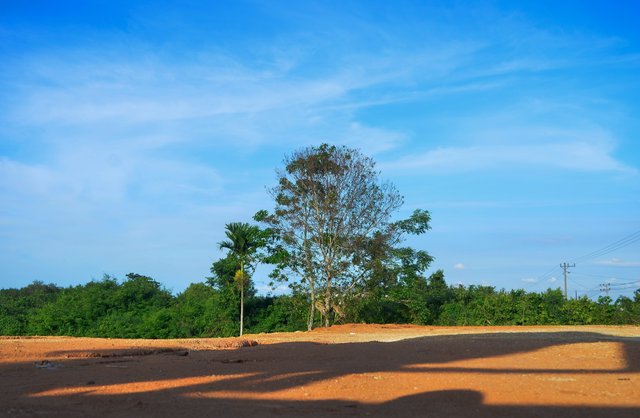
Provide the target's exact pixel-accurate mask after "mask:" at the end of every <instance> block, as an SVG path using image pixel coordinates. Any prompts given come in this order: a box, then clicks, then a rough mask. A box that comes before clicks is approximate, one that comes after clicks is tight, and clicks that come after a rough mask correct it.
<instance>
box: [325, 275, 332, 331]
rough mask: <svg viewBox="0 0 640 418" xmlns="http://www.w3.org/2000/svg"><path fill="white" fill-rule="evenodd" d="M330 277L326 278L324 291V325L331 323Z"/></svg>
mask: <svg viewBox="0 0 640 418" xmlns="http://www.w3.org/2000/svg"><path fill="white" fill-rule="evenodd" d="M331 303H332V302H331V279H330V278H327V288H326V289H325V291H324V326H325V327H328V326H330V325H331V309H332V304H331Z"/></svg>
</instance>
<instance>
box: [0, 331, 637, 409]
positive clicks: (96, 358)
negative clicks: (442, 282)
mask: <svg viewBox="0 0 640 418" xmlns="http://www.w3.org/2000/svg"><path fill="white" fill-rule="evenodd" d="M601 342H616V343H619V344H620V345H621V346H622V347H623V350H624V356H625V365H624V367H622V368H613V369H610V370H609V369H602V368H599V369H598V368H590V364H589V359H585V362H584V367H581V368H576V367H575V366H573V367H566V366H565V365H562V366H561V367H560V368H539V367H537V366H536V365H535V364H533V365H532V364H524V365H522V367H515V368H514V367H504V368H501V367H495V366H494V367H488V368H482V367H472V368H466V367H465V366H464V364H462V365H460V364H458V365H456V367H451V366H447V365H446V364H445V363H449V362H453V361H464V360H475V359H495V358H497V357H500V356H506V355H510V354H518V353H534V352H536V351H538V350H542V349H545V348H549V347H553V346H560V345H563V346H564V345H571V344H578V343H580V344H583V343H587V344H588V343H601ZM185 354H188V355H185ZM50 355H52V356H56V357H59V356H63V357H64V356H65V355H68V356H70V357H71V358H69V359H64V360H52V361H51V362H49V363H46V362H45V363H41V364H40V365H38V364H35V365H34V363H32V362H29V363H12V364H2V365H0V391H1V392H0V416H86V415H87V413H88V412H91V413H92V414H95V415H96V416H172V417H173V416H185V415H192V414H195V413H196V412H197V414H198V415H201V416H233V417H243V416H256V417H261V416H326V415H335V416H368V415H370V416H407V417H408V416H412V417H415V416H444V417H450V416H472V415H473V416H475V417H484V416H504V417H507V416H509V417H514V416H531V417H533V416H535V417H546V416H558V417H560V416H562V417H571V416H576V417H577V416H580V417H581V418H582V417H585V416H590V417H591V416H597V417H599V416H602V417H605V416H606V417H615V416H629V417H631V416H633V417H637V416H640V408H625V407H602V408H587V407H560V406H554V405H544V406H531V405H528V406H527V405H525V406H491V405H486V404H485V403H484V402H483V395H482V393H480V392H478V391H474V390H463V389H461V390H437V391H434V390H432V391H429V390H427V391H424V392H422V393H419V394H416V395H411V396H404V397H400V398H397V399H394V400H392V401H389V402H385V403H360V402H349V401H340V400H323V401H318V400H311V401H304V400H296V401H285V400H283V401H278V400H259V399H250V398H251V397H252V396H255V397H259V396H263V395H268V394H270V393H274V392H277V391H279V390H285V389H292V388H300V387H305V386H309V385H313V384H317V383H320V384H323V382H327V383H328V382H332V381H335V380H336V379H339V378H341V377H344V376H347V375H369V374H376V373H384V372H406V373H422V374H428V373H451V374H452V376H453V375H454V374H456V373H460V372H472V373H481V374H487V375H490V374H491V375H495V374H504V375H507V376H511V377H509V378H513V379H523V378H524V379H526V375H527V374H531V373H544V374H551V375H554V374H555V375H562V374H564V373H581V374H584V375H585V376H586V378H589V377H590V376H603V375H604V376H609V375H610V376H611V379H618V380H623V381H625V380H624V379H626V381H625V382H627V383H628V384H630V385H634V386H635V387H638V383H639V382H637V381H635V380H632V379H636V377H635V376H631V377H629V375H630V374H632V373H633V374H635V373H638V372H639V371H640V339H639V338H625V337H614V336H610V335H603V334H598V333H582V332H551V333H548V332H526V333H495V334H466V335H445V336H432V337H420V338H413V339H407V340H401V341H396V342H389V343H380V342H369V343H349V344H318V343H279V344H270V345H261V346H257V347H245V348H241V349H236V350H202V351H194V350H190V351H189V352H188V353H187V352H186V351H185V350H184V349H182V348H181V347H179V346H176V347H175V348H173V349H158V350H144V349H140V350H137V351H136V350H133V351H132V350H131V349H127V350H109V351H104V352H100V351H91V352H89V351H87V352H84V353H83V352H78V351H69V352H55V353H50ZM43 360H44V359H43ZM168 362H169V363H168ZM493 363H496V362H495V361H494V362H493ZM168 364H169V365H170V367H169V366H168ZM209 376H215V377H216V379H217V378H222V380H213V381H212V380H211V379H209V380H207V377H209ZM522 376H525V377H522ZM25 378H27V379H28V380H25ZM188 378H202V382H201V383H191V384H188V385H183V384H179V383H177V384H176V385H175V386H172V385H171V382H172V381H176V380H178V379H188ZM25 381H27V382H28V383H24V384H15V383H12V382H25ZM158 381H161V382H165V384H164V385H163V386H162V387H161V388H159V389H155V390H144V388H143V389H140V390H139V391H136V392H133V393H122V394H117V395H109V394H106V395H105V394H97V393H95V390H94V388H99V387H104V386H109V385H119V384H128V383H136V384H144V383H145V382H158ZM166 382H169V383H166ZM460 387H461V388H464V382H461V383H460ZM69 388H71V389H73V388H76V389H79V392H78V393H74V394H69V395H63V396H34V395H37V394H42V393H45V392H47V391H51V390H55V389H69ZM603 390H604V388H603ZM229 392H233V393H236V394H238V393H239V394H244V395H245V397H247V398H249V399H237V398H234V397H231V396H229V397H225V395H224V393H229ZM637 392H638V390H636V393H637ZM212 393H213V394H216V393H217V394H221V395H217V396H218V397H216V398H210V397H206V394H212ZM199 394H203V395H202V396H200V395H199ZM159 395H160V396H159ZM332 397H333V398H335V399H341V398H343V397H341V394H340V392H339V387H336V393H335V396H332ZM516 403H517V401H516V400H514V402H513V404H516ZM613 404H615V402H613Z"/></svg>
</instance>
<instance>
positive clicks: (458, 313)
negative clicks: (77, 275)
mask: <svg viewBox="0 0 640 418" xmlns="http://www.w3.org/2000/svg"><path fill="white" fill-rule="evenodd" d="M272 194H273V196H274V198H275V203H276V205H275V210H274V212H273V213H272V214H269V213H268V212H267V211H260V212H258V213H257V214H256V216H255V217H254V220H255V221H257V222H260V223H262V224H263V225H266V227H265V228H264V229H263V228H260V227H258V226H252V225H250V224H248V223H241V222H235V223H230V224H227V225H226V231H225V234H226V237H227V240H225V241H222V242H221V243H219V247H220V249H223V250H226V256H225V257H224V258H222V259H220V260H218V261H216V262H214V263H213V265H212V266H211V273H212V277H210V278H208V279H207V280H206V282H205V283H195V284H191V285H190V286H189V287H188V288H187V289H185V291H184V292H182V293H180V294H178V295H172V294H171V293H170V292H169V291H167V290H166V289H164V288H163V287H162V286H161V285H160V283H158V282H157V281H155V280H153V279H152V278H150V277H147V276H142V275H139V274H134V273H130V274H128V275H127V277H126V279H124V280H123V281H118V280H116V279H114V278H112V277H109V276H105V277H104V278H103V279H102V280H96V281H91V282H89V283H87V284H84V285H79V286H73V287H68V288H60V287H58V286H56V285H53V284H44V283H42V282H34V283H32V284H30V285H29V286H26V287H24V288H22V289H0V335H68V336H88V337H112V338H189V337H227V336H235V335H238V333H239V334H240V335H242V333H243V329H245V330H247V331H248V332H251V333H258V332H275V331H296V330H303V329H311V328H312V327H313V326H314V325H315V324H324V325H330V324H333V323H348V322H359V323H398V324H402V323H412V324H423V325H551V324H552V325H560V324H567V325H578V324H634V325H638V324H640V289H638V290H636V292H635V293H634V296H633V299H631V298H628V297H623V296H621V297H619V298H618V299H617V300H615V301H613V300H611V299H610V298H609V297H601V298H599V299H598V300H597V301H593V300H591V299H588V298H586V297H584V298H580V299H574V300H568V301H567V300H565V299H564V297H563V294H562V292H561V291H560V289H555V290H554V289H549V290H547V291H546V292H543V293H527V292H525V291H524V290H511V291H506V290H496V289H495V288H494V287H489V286H469V287H464V286H449V285H447V284H446V282H445V278H444V272H442V271H436V272H435V273H433V274H432V275H431V276H429V277H428V278H427V277H425V272H426V271H427V270H428V268H429V265H430V264H431V262H432V260H433V258H432V257H431V256H430V255H429V253H427V252H426V251H423V250H415V249H413V248H410V247H403V246H402V244H403V241H404V237H405V236H407V235H419V234H423V233H425V232H427V231H428V230H429V229H430V226H429V223H430V220H431V215H430V213H429V212H428V211H426V210H421V209H417V210H415V211H414V212H413V214H412V215H411V216H410V217H409V218H407V219H404V220H399V221H395V222H392V221H391V214H392V213H393V212H394V211H395V210H396V209H398V208H399V207H400V205H401V204H402V197H401V196H400V195H399V194H398V192H397V191H396V190H395V188H394V187H393V185H391V184H390V183H385V182H381V181H379V179H378V172H377V171H376V170H375V164H374V162H373V160H372V159H370V158H368V157H365V156H364V155H363V154H361V153H360V151H358V150H354V149H349V148H346V147H340V148H338V147H334V146H329V145H326V144H323V145H321V146H320V147H308V148H305V149H302V150H300V151H297V152H295V153H293V154H292V155H291V156H289V157H287V158H286V159H285V169H284V170H283V171H282V172H281V173H280V174H279V178H278V186H277V187H276V188H274V189H273V190H272ZM260 262H261V263H266V264H270V265H271V267H272V268H273V270H272V273H271V274H270V276H271V277H272V278H273V279H275V280H276V281H280V282H286V283H288V284H289V288H290V289H291V292H290V294H287V295H280V296H261V295H258V294H257V293H256V290H255V288H254V286H253V282H252V280H251V276H252V274H253V272H254V271H255V267H256V265H257V264H258V263H260Z"/></svg>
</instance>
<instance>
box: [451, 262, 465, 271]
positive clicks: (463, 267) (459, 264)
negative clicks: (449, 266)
mask: <svg viewBox="0 0 640 418" xmlns="http://www.w3.org/2000/svg"><path fill="white" fill-rule="evenodd" d="M453 268H454V269H456V270H464V269H465V265H464V264H462V263H458V264H456V265H454V266H453Z"/></svg>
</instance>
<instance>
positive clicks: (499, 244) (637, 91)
mask: <svg viewBox="0 0 640 418" xmlns="http://www.w3.org/2000/svg"><path fill="white" fill-rule="evenodd" d="M561 3H562V4H561V5H558V4H556V2H547V1H532V2H511V1H505V2H500V1H495V2H428V1H420V2H403V1H399V2H389V1H380V2H375V1H363V2H356V1H346V2H345V1H336V2H289V1H282V2H277V1H272V2H269V1H246V2H242V1H235V2H223V1H219V2H196V1H190V2H158V1H155V2H124V1H123V2H119V1H98V2H85V1H78V2H74V1H65V2H45V1H43V2H37V1H34V2H29V3H26V2H22V1H6V0H5V1H3V2H2V3H1V4H0V265H1V266H2V268H1V272H0V286H1V287H17V286H24V285H26V284H28V283H30V282H31V281H33V280H43V281H45V282H50V281H51V282H55V283H57V284H59V285H64V286H66V285H71V284H78V283H84V282H86V281H88V280H91V279H99V278H101V277H102V275H103V274H104V273H107V274H111V275H115V276H117V277H123V276H124V274H126V273H128V272H136V273H140V274H146V275H150V276H152V277H154V278H156V279H157V280H159V281H161V282H162V283H163V284H164V285H165V286H166V287H167V288H169V289H171V290H172V291H174V292H179V291H181V290H183V289H184V288H185V287H186V286H187V285H188V284H189V283H192V282H197V281H202V280H203V279H204V278H205V277H207V276H208V275H209V268H210V266H211V263H212V262H213V261H214V260H216V259H217V258H219V257H220V256H221V253H219V252H218V250H217V245H216V244H217V243H218V242H219V241H221V240H222V239H223V229H224V225H225V223H228V222H233V221H248V220H250V218H251V216H252V214H253V213H254V212H255V211H256V210H258V209H262V208H266V209H271V208H272V206H273V204H272V201H271V200H270V198H269V196H268V194H267V192H266V188H267V187H269V186H271V185H273V184H274V182H275V178H276V177H275V169H276V168H278V167H280V166H281V161H282V159H283V157H284V155H285V154H287V153H289V152H291V151H293V150H295V149H297V148H300V147H304V146H308V145H317V144H320V143H322V142H329V143H334V144H342V145H346V146H349V147H356V148H360V149H361V150H362V151H363V152H364V153H365V154H368V155H370V156H372V157H373V158H374V159H375V160H376V161H377V163H378V167H379V169H380V170H381V177H382V178H384V179H386V180H390V181H392V182H393V183H394V184H395V185H396V186H397V188H398V189H399V190H400V192H401V193H402V194H403V195H404V196H405V205H404V206H403V208H402V210H401V211H400V212H399V213H398V214H397V216H398V217H399V218H400V217H404V216H407V215H408V214H409V213H410V212H411V211H413V210H414V209H416V208H423V209H427V210H429V211H431V213H432V216H433V222H432V228H433V229H432V231H430V232H429V233H428V234H426V235H424V236H421V237H418V238H414V239H411V240H410V241H409V242H408V243H409V244H410V245H412V246H415V247H417V248H421V249H425V250H427V251H429V252H430V253H431V254H432V255H433V256H434V257H435V258H436V261H435V262H434V264H433V269H434V270H435V269H443V270H444V271H445V276H446V279H447V281H448V282H449V283H463V284H466V285H470V284H486V285H492V286H496V287H498V288H502V287H504V288H526V289H528V290H543V289H546V288H547V287H558V286H559V285H560V284H561V279H562V274H561V270H560V268H559V264H560V263H561V262H564V261H568V262H571V261H572V260H575V259H579V257H581V256H583V255H588V254H589V253H591V252H593V251H596V250H599V249H601V248H604V247H605V246H607V245H608V244H611V243H615V242H616V241H618V240H620V239H621V238H624V237H627V236H631V238H630V239H629V240H628V242H627V241H624V242H622V244H625V243H628V245H623V246H620V245H619V246H620V247H621V248H619V249H617V250H616V251H609V252H606V251H605V252H604V254H599V253H597V254H596V255H598V256H593V257H586V258H584V257H583V259H580V262H578V263H577V266H576V267H575V268H573V269H571V271H572V273H571V275H570V281H569V292H570V293H571V294H572V295H573V294H574V293H575V292H576V291H577V292H578V294H585V293H586V294H588V295H590V296H595V295H597V294H598V292H597V289H598V285H599V284H600V283H604V282H611V283H613V284H616V283H618V284H620V283H629V282H630V283H635V282H640V243H639V242H638V241H637V240H635V241H634V239H635V238H634V237H636V236H634V235H631V234H633V233H635V232H637V231H639V230H640V120H639V119H638V114H639V113H640V100H639V99H638V98H640V22H639V21H640V18H639V17H638V16H640V10H638V9H640V3H638V2H633V1H632V2H623V1H618V2H604V1H603V2H589V1H575V2H574V1H566V2H561ZM614 248H615V247H614ZM264 275H265V271H264V269H263V270H259V271H258V272H257V275H256V281H257V286H258V288H259V289H261V290H262V291H267V288H266V282H267V280H266V279H265V278H264ZM614 287H616V286H614ZM617 287H625V285H619V286H617ZM594 289H595V290H594ZM625 292H626V293H625V294H627V295H630V294H631V291H630V290H626V291H625ZM617 294H619V293H617ZM617 294H616V293H614V294H613V296H616V295H617Z"/></svg>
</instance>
